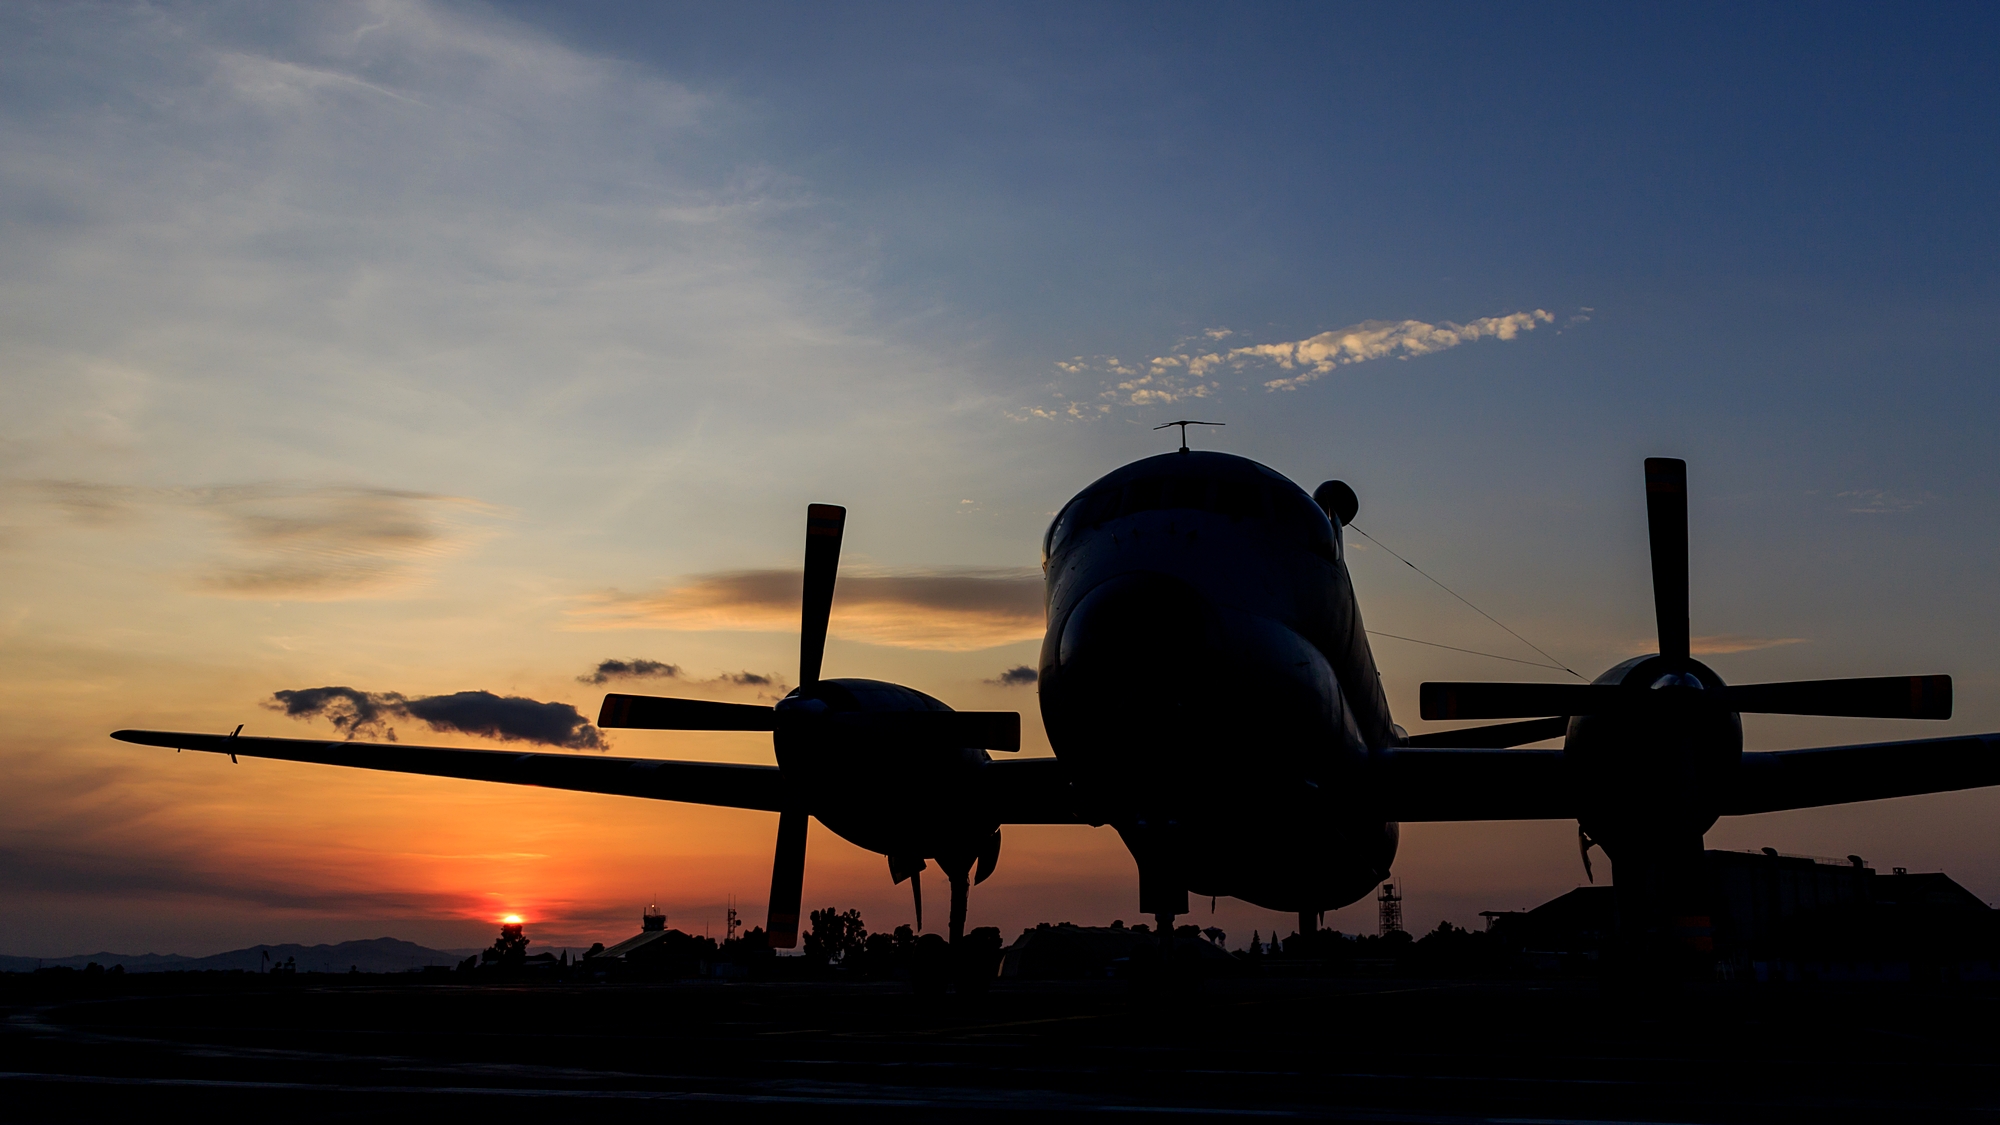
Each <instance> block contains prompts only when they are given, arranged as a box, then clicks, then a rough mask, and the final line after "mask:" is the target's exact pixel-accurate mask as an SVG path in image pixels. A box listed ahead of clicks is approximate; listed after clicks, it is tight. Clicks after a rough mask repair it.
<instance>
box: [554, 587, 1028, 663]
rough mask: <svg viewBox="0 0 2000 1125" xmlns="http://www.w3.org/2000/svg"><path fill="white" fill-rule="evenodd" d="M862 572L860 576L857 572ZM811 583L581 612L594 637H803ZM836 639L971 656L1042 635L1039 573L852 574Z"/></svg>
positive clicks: (838, 612) (611, 602)
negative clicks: (650, 632)
mask: <svg viewBox="0 0 2000 1125" xmlns="http://www.w3.org/2000/svg"><path fill="white" fill-rule="evenodd" d="M857 569H858V568H857ZM803 589H804V579H803V578H802V576H801V575H800V572H798V571H795V570H736V571H727V572H724V573H719V574H704V575H695V576H693V577H691V578H688V579H687V580H685V581H683V582H681V583H680V584H678V585H674V586H671V587H669V588H667V589H665V590H661V591H658V592H655V593H645V594H623V593H609V594H601V595H597V596H595V597H592V598H590V599H588V600H587V601H586V602H585V603H584V604H583V605H582V606H581V607H580V608H579V609H578V610H577V611H576V613H575V615H574V620H575V622H576V624H577V625H578V627H581V628H591V629H678V630H688V631H704V630H747V631H755V632H774V633H779V632H786V633H790V632H797V631H798V628H799V602H800V598H801V595H802V592H803ZM829 628H830V631H831V632H832V633H833V634H834V635H835V636H840V637H845V638H847V639H849V640H857V641H866V642H868V643H870V644H880V645H894V646H897V647H900V648H917V649H931V650H937V651H946V652H968V651H972V650H975V649H982V648H993V647H996V646H998V645H1004V644H1012V643H1014V642H1016V641H1025V640H1034V639H1036V638H1039V637H1040V636H1041V635H1042V581H1041V574H1040V573H1039V572H1038V571H1034V570H1026V569H1023V570H937V571H878V572H872V573H871V572H868V571H865V570H864V571H861V572H860V573H853V572H851V571H843V572H842V573H841V575H840V582H839V584H838V585H837V586H836V587H835V589H834V596H833V619H832V622H831V624H830V626H829Z"/></svg>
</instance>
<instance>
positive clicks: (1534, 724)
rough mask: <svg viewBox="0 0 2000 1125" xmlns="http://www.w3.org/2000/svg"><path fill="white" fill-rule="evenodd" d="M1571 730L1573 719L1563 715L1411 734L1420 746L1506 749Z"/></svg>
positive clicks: (1415, 742)
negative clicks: (1570, 724) (1521, 721)
mask: <svg viewBox="0 0 2000 1125" xmlns="http://www.w3.org/2000/svg"><path fill="white" fill-rule="evenodd" d="M1568 733H1569V719H1568V718H1567V717H1566V716H1562V717H1557V718H1553V719H1529V720H1528V721H1527V722H1525V723H1496V724H1494V725H1493V726H1490V727H1465V728H1462V729H1460V730H1441V731H1434V732H1432V733H1430V734H1417V735H1411V736H1410V741H1409V745H1410V746H1414V747H1418V748H1428V747H1434V746H1441V747H1449V748H1452V749H1458V750H1504V749H1507V748H1508V747H1510V746H1526V745H1527V744H1528V743H1530V742H1541V741H1543V740H1544V739H1549V738H1561V737H1562V736H1564V735H1566V734H1568Z"/></svg>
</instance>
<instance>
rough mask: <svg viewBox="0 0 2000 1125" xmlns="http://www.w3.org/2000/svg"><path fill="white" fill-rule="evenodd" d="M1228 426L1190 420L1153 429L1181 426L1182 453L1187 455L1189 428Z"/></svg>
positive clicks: (1223, 423)
mask: <svg viewBox="0 0 2000 1125" xmlns="http://www.w3.org/2000/svg"><path fill="white" fill-rule="evenodd" d="M1228 424H1229V423H1227V422H1199V421H1196V420H1195V419H1193V418H1188V419H1184V420H1182V421H1179V422H1168V423H1166V425H1161V426H1154V427H1153V428H1154V429H1156V430H1164V429H1166V428H1167V426H1179V427H1180V428H1181V452H1182V453H1186V452H1187V451H1188V447H1187V428H1188V427H1189V426H1227V425H1228Z"/></svg>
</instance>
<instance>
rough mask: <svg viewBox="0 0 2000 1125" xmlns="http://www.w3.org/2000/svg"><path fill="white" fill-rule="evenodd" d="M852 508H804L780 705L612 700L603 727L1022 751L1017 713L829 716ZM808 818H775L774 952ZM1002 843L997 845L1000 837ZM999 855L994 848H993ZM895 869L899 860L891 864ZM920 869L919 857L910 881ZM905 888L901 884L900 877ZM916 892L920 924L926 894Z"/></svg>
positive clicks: (794, 919) (791, 902)
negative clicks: (838, 592)
mask: <svg viewBox="0 0 2000 1125" xmlns="http://www.w3.org/2000/svg"><path fill="white" fill-rule="evenodd" d="M846 524H847V509H846V508H842V507H839V506H838V505H834V504H813V505H809V506H808V507H807V508H806V558H805V596H804V599H803V604H802V607H801V611H800V621H799V687H798V690H796V691H794V692H793V693H792V694H791V695H789V696H787V697H786V698H785V699H784V700H783V701H781V702H780V704H779V705H778V706H776V707H766V706H762V705H759V704H752V703H722V702H718V701H715V700H708V699H673V698H666V697H662V696H652V695H624V694H617V693H613V694H608V695H606V696H605V697H604V705H603V707H602V708H601V709H600V710H599V712H598V716H597V725H598V726H599V727H603V728H624V729H634V730H725V731H772V732H774V733H781V734H783V735H784V736H785V737H787V738H788V739H791V740H793V741H794V742H795V743H804V744H806V745H811V744H813V743H815V742H822V741H827V742H830V741H839V742H846V743H854V742H865V743H867V744H869V745H872V746H875V747H878V748H883V749H890V748H894V749H923V748H928V747H939V748H951V749H966V748H977V749H981V750H1001V751H1010V752H1011V751H1015V750H1019V749H1020V748H1021V716H1020V715H1019V714H1018V713H1017V712H1013V711H833V710H829V709H828V708H827V707H826V704H825V703H824V701H822V700H820V699H818V698H815V696H814V693H813V688H814V687H815V686H816V685H817V684H819V682H820V666H821V664H822V663H823V662H824V660H825V657H826V633H827V623H828V619H829V618H830V617H831V616H832V613H833V586H834V580H835V579H836V578H837V577H838V576H839V570H840V540H841V535H842V532H843V531H844V530H845V528H846ZM809 816H810V814H809V813H808V811H807V810H806V809H805V808H804V806H803V805H800V806H799V807H796V808H787V809H785V810H784V811H783V812H781V813H780V814H779V815H778V842H777V852H776V855H774V856H773V858H772V860H771V906H770V916H769V919H768V922H767V924H766V926H765V928H764V932H765V935H766V940H767V941H768V942H769V944H770V945H771V946H772V947H773V948H777V949H791V948H794V947H795V946H797V945H798V939H799V903H800V900H801V898H802V897H803V891H804V884H805V868H806V827H807V822H808V820H809ZM996 845H997V839H996ZM994 850H995V851H997V850H998V849H997V846H996V847H995V849H994ZM891 868H892V872H893V871H895V870H897V867H896V861H892V863H891ZM922 869H923V860H922V859H916V860H915V867H914V869H912V870H910V871H909V876H910V877H911V878H912V880H913V881H914V879H915V877H916V873H917V872H918V871H921V870H922ZM896 881H897V882H899V883H900V882H902V879H901V878H897V879H896ZM912 891H913V892H914V894H915V895H916V896H917V911H918V918H919V925H920V926H921V924H922V922H921V918H922V911H923V899H922V894H923V891H922V890H921V888H920V887H914V886H913V887H912Z"/></svg>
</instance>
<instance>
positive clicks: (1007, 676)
mask: <svg viewBox="0 0 2000 1125" xmlns="http://www.w3.org/2000/svg"><path fill="white" fill-rule="evenodd" d="M1041 678H1042V677H1041V674H1040V673H1039V672H1036V671H1035V669H1034V668H1033V667H1032V666H1030V665H1027V664H1022V665H1019V666H1018V667H1014V668H1009V669H1007V670H1006V671H1005V672H1002V673H1000V674H999V675H998V676H995V677H993V678H992V679H990V680H987V681H986V682H987V683H989V684H992V685H993V686H995V687H1027V686H1028V685H1029V684H1032V683H1034V682H1035V681H1037V680H1039V679H1041Z"/></svg>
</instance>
